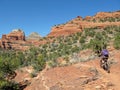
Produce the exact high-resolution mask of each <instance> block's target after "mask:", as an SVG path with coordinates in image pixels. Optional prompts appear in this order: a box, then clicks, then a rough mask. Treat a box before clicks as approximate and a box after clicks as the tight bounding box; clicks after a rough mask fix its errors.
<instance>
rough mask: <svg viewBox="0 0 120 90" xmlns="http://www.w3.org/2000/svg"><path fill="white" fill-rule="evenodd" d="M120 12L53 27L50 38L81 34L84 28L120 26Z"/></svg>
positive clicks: (88, 17) (100, 14)
mask: <svg viewBox="0 0 120 90" xmlns="http://www.w3.org/2000/svg"><path fill="white" fill-rule="evenodd" d="M119 18H120V12H119V11H118V12H99V13H97V14H96V15H95V16H87V17H85V18H82V17H80V16H78V17H76V18H75V19H73V20H71V21H68V22H67V23H65V24H61V25H56V26H54V27H52V30H51V32H50V34H48V37H54V36H55V37H57V36H62V35H69V34H72V33H76V32H81V31H83V30H84V28H105V27H106V26H109V25H120V19H119Z"/></svg>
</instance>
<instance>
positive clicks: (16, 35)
mask: <svg viewBox="0 0 120 90" xmlns="http://www.w3.org/2000/svg"><path fill="white" fill-rule="evenodd" d="M22 44H25V34H24V32H23V31H22V30H20V29H15V30H13V31H12V32H11V33H9V34H7V35H6V34H4V35H2V39H1V41H0V47H1V48H3V49H19V48H22V47H21V45H22Z"/></svg>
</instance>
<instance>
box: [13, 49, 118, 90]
mask: <svg viewBox="0 0 120 90" xmlns="http://www.w3.org/2000/svg"><path fill="white" fill-rule="evenodd" d="M109 51H110V58H109V62H110V63H111V68H110V71H111V73H107V72H106V71H104V70H103V69H102V68H100V66H99V60H100V58H98V57H96V58H94V59H91V60H89V61H87V62H80V63H77V64H73V65H69V66H65V67H56V68H50V69H48V68H47V67H46V69H44V70H43V71H41V72H40V73H38V76H37V77H34V78H31V77H30V71H31V70H32V69H30V68H27V69H23V71H22V72H18V74H17V76H16V78H15V80H16V81H17V82H19V81H21V80H28V81H30V82H31V84H30V85H29V86H28V87H26V88H25V89H24V90H119V89H120V78H119V75H120V72H119V69H120V61H119V58H120V51H119V50H115V49H109ZM90 52H91V51H89V50H85V51H81V52H80V54H81V53H87V54H88V55H89V54H90ZM86 57H87V56H85V55H83V54H82V56H81V55H80V56H79V58H86ZM21 75H22V76H23V77H21Z"/></svg>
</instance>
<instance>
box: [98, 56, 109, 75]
mask: <svg viewBox="0 0 120 90" xmlns="http://www.w3.org/2000/svg"><path fill="white" fill-rule="evenodd" d="M100 66H101V68H103V69H104V70H105V71H107V72H108V73H110V65H109V63H108V58H102V59H101V61H100Z"/></svg>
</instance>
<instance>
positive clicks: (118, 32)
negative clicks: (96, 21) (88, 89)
mask: <svg viewBox="0 0 120 90" xmlns="http://www.w3.org/2000/svg"><path fill="white" fill-rule="evenodd" d="M45 39H47V38H45ZM51 40H52V42H51V41H50V42H49V40H48V42H47V43H46V44H44V45H40V46H39V47H31V49H30V50H27V51H25V52H20V51H14V50H9V51H6V50H2V49H1V51H0V78H1V79H0V82H1V83H0V88H1V89H2V90H6V88H13V86H14V88H15V89H12V90H17V88H18V90H19V86H18V84H17V83H15V82H13V81H12V80H11V79H10V80H9V79H6V77H8V78H9V77H11V76H12V75H13V72H14V70H16V69H18V68H21V67H25V66H32V67H33V68H34V70H35V72H34V74H35V73H37V72H38V71H41V70H42V69H44V68H45V65H46V63H47V64H48V66H49V67H56V66H66V65H70V64H73V63H76V62H80V61H87V60H83V59H79V60H78V59H77V57H75V54H77V53H79V52H80V51H82V50H85V49H91V50H93V51H94V52H95V53H97V51H98V50H101V49H102V48H104V47H108V46H111V45H113V46H114V47H115V48H116V49H120V26H108V27H106V28H104V29H98V28H85V29H84V31H83V32H78V33H75V34H72V35H69V36H60V37H57V38H52V37H51ZM60 57H61V58H63V60H64V63H61V62H59V61H58V58H60ZM94 57H95V55H94ZM94 57H92V58H94ZM71 58H74V61H71ZM88 60H90V59H88Z"/></svg>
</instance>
